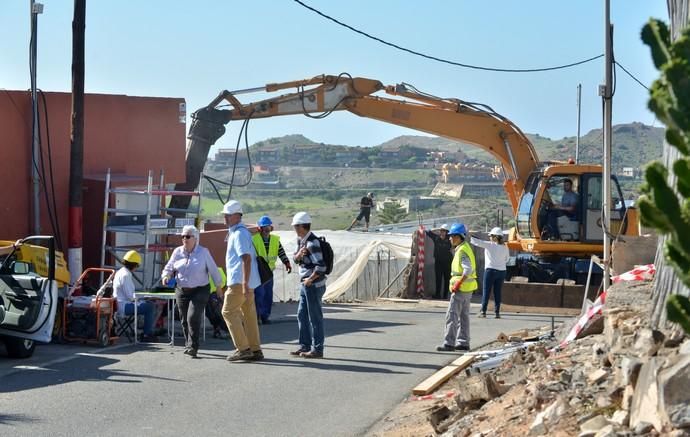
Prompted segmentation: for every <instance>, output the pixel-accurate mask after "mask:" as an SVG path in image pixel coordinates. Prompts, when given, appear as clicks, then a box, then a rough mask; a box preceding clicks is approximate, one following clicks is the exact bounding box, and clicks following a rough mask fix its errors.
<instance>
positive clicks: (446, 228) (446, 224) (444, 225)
mask: <svg viewBox="0 0 690 437" xmlns="http://www.w3.org/2000/svg"><path fill="white" fill-rule="evenodd" d="M439 229H445V230H446V231H447V230H449V229H450V226H448V223H444V224H442V225H441V227H440V228H439Z"/></svg>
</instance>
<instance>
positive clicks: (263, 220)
mask: <svg viewBox="0 0 690 437" xmlns="http://www.w3.org/2000/svg"><path fill="white" fill-rule="evenodd" d="M272 224H273V222H272V221H271V218H270V217H269V216H267V215H262V216H261V217H259V220H258V221H257V222H256V225H257V226H259V227H261V228H263V227H265V226H271V225H272Z"/></svg>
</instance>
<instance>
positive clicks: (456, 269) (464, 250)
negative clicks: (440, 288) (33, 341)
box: [450, 241, 478, 293]
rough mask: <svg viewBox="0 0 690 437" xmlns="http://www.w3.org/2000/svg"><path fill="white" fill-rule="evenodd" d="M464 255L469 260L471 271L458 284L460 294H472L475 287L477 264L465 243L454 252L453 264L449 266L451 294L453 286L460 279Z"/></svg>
mask: <svg viewBox="0 0 690 437" xmlns="http://www.w3.org/2000/svg"><path fill="white" fill-rule="evenodd" d="M463 254H464V255H466V256H467V257H468V258H469V259H470V264H471V265H472V271H471V272H470V274H469V275H467V277H466V278H465V280H464V281H462V284H460V292H462V293H472V292H473V291H474V290H476V289H477V288H478V287H477V262H476V261H475V260H474V252H472V248H471V247H470V245H469V243H468V242H467V241H465V242H464V243H462V244H461V245H460V246H458V248H457V249H456V250H455V256H454V257H453V262H452V263H451V265H450V275H451V276H450V290H451V292H452V290H453V287H454V286H455V284H456V283H457V282H458V281H460V278H461V277H462V263H461V261H462V255H463Z"/></svg>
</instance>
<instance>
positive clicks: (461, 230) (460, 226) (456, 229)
mask: <svg viewBox="0 0 690 437" xmlns="http://www.w3.org/2000/svg"><path fill="white" fill-rule="evenodd" d="M465 234H467V228H465V224H464V223H453V225H452V226H451V227H450V231H448V235H462V236H463V237H464V236H465Z"/></svg>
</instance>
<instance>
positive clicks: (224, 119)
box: [170, 74, 539, 213]
mask: <svg viewBox="0 0 690 437" xmlns="http://www.w3.org/2000/svg"><path fill="white" fill-rule="evenodd" d="M291 88H295V89H296V90H295V91H294V92H292V93H289V94H284V95H281V96H277V97H273V98H269V99H265V100H260V101H257V102H253V103H247V104H242V103H241V102H240V101H239V100H238V99H237V96H238V95H240V94H244V93H247V92H257V91H265V92H275V91H280V90H284V89H291ZM379 91H383V92H384V93H385V96H375V95H373V94H374V93H377V92H379ZM222 102H227V103H229V104H230V106H231V109H218V108H217V106H218V105H219V104H220V103H222ZM342 110H345V111H349V112H352V113H353V114H356V115H359V116H361V117H366V118H371V119H375V120H380V121H383V122H386V123H391V124H395V125H398V126H403V127H407V128H410V129H415V130H419V131H422V132H427V133H429V134H433V135H437V136H441V137H444V138H448V139H450V140H454V141H459V142H462V143H466V144H471V145H474V146H476V147H478V148H480V149H482V150H485V151H486V152H488V153H490V154H491V155H492V156H494V157H495V158H496V159H497V160H498V161H499V162H500V163H501V165H502V166H503V170H504V175H505V176H506V179H505V181H504V188H505V190H506V193H507V195H508V198H509V199H510V202H511V205H512V207H513V212H514V213H517V209H518V202H519V199H520V197H521V195H522V192H523V190H524V188H525V183H526V181H527V178H528V177H529V175H530V174H531V173H532V172H533V171H535V170H536V169H537V167H538V166H539V160H538V158H537V154H536V151H535V149H534V147H533V145H532V144H531V143H530V141H529V140H528V139H527V137H526V136H525V135H524V133H523V132H522V131H521V130H520V129H519V128H518V127H517V126H515V124H513V123H512V122H511V121H510V120H508V119H507V118H505V117H503V116H501V115H500V114H498V113H496V112H495V111H493V110H492V109H491V108H490V107H488V106H486V105H482V104H477V103H472V102H465V101H462V100H459V99H452V98H439V97H435V96H432V95H429V94H425V93H423V92H420V91H419V90H417V89H415V88H414V87H412V86H410V85H407V84H404V83H403V84H398V85H390V86H384V85H383V84H382V83H381V82H379V81H376V80H372V79H366V78H360V77H355V78H353V77H350V76H349V75H344V74H341V75H339V76H325V75H324V76H317V77H314V78H312V79H306V80H300V81H292V82H285V83H276V84H268V85H266V86H265V87H261V88H253V89H249V90H239V91H233V92H230V91H224V92H222V93H221V94H220V95H219V96H218V97H216V98H215V99H214V100H213V101H212V102H211V103H210V104H209V105H208V106H206V107H204V108H201V109H199V110H198V111H196V112H194V113H193V114H192V120H193V121H192V126H191V127H190V130H189V135H188V140H189V141H188V144H187V180H186V182H185V183H182V184H178V185H177V186H176V187H175V189H176V190H185V191H186V190H193V189H194V188H195V187H196V186H197V185H198V183H199V179H200V177H201V172H202V170H203V167H204V165H205V163H206V159H207V155H208V151H209V149H210V147H211V146H212V145H213V144H214V143H215V142H216V141H217V140H218V138H220V137H221V136H222V135H223V133H224V132H225V126H224V125H225V124H227V123H228V122H230V121H232V120H247V119H255V118H266V117H275V116H280V115H291V114H305V115H309V116H312V117H314V115H313V114H320V115H317V117H318V116H325V115H327V114H328V113H330V112H332V111H342ZM184 202H188V198H185V197H173V198H172V199H171V204H170V207H171V208H172V209H175V208H186V205H185V204H184Z"/></svg>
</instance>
